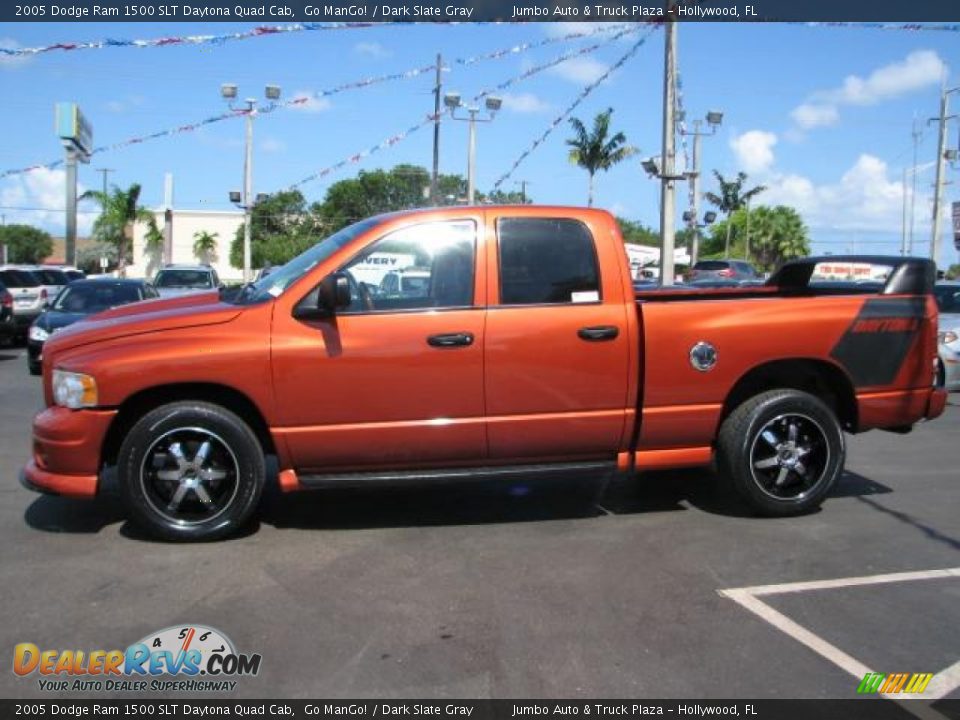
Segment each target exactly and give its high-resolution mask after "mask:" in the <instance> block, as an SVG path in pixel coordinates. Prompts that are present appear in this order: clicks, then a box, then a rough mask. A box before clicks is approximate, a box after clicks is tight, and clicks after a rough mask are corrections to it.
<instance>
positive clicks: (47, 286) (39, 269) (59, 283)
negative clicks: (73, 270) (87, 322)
mask: <svg viewBox="0 0 960 720" xmlns="http://www.w3.org/2000/svg"><path fill="white" fill-rule="evenodd" d="M22 269H23V270H29V271H30V274H31V275H33V276H34V277H35V278H37V280H39V281H40V286H41V287H42V288H43V289H44V290H46V291H47V303H48V304H49V303H52V302H53V301H54V299H55V298H56V297H57V295H58V294H59V293H60V291H61V290H63V288H64V287H66V286H67V285H69V284H70V282H71V281H70V278H69V277H67V274H66V273H65V272H63V270H60V269H59V268H54V267H43V266H41V265H24V266H23V268H22Z"/></svg>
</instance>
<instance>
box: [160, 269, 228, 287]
mask: <svg viewBox="0 0 960 720" xmlns="http://www.w3.org/2000/svg"><path fill="white" fill-rule="evenodd" d="M153 284H154V285H155V286H156V287H158V288H212V287H213V277H212V275H211V274H210V273H209V272H208V271H206V270H161V271H160V272H158V273H157V277H156V279H155V280H154V281H153Z"/></svg>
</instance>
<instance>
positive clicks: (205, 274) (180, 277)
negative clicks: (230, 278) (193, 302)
mask: <svg viewBox="0 0 960 720" xmlns="http://www.w3.org/2000/svg"><path fill="white" fill-rule="evenodd" d="M153 286H154V287H155V288H156V289H157V292H158V293H160V297H162V298H163V297H177V296H178V295H193V294H196V293H202V292H209V291H211V290H218V289H220V288H221V287H222V285H221V284H220V278H219V277H217V271H216V270H214V269H213V268H212V267H210V266H209V265H165V266H164V267H163V268H161V269H160V270H159V271H158V272H157V274H156V275H155V276H154V278H153Z"/></svg>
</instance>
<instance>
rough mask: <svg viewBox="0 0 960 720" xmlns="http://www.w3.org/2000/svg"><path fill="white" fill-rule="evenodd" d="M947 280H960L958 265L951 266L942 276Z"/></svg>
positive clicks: (959, 267) (959, 266)
mask: <svg viewBox="0 0 960 720" xmlns="http://www.w3.org/2000/svg"><path fill="white" fill-rule="evenodd" d="M944 277H946V279H947V280H960V265H951V266H950V267H948V268H947V272H946V274H945V275H944Z"/></svg>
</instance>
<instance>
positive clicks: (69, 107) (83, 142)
mask: <svg viewBox="0 0 960 720" xmlns="http://www.w3.org/2000/svg"><path fill="white" fill-rule="evenodd" d="M56 130H57V135H59V136H60V139H61V140H63V144H64V145H66V146H68V147H70V148H72V149H74V150H76V151H77V152H78V153H79V154H80V156H81V157H84V158H86V157H87V156H89V155H90V150H92V149H93V126H92V125H91V124H90V123H89V121H88V120H87V119H86V118H85V117H84V116H83V113H82V112H80V107H79V106H78V105H77V104H76V103H67V102H61V103H57V110H56Z"/></svg>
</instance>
